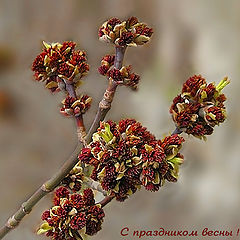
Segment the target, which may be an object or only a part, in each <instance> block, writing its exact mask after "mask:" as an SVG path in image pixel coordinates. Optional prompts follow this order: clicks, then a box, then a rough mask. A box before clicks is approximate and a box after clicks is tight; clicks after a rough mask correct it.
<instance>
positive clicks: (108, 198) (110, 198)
mask: <svg viewBox="0 0 240 240" xmlns="http://www.w3.org/2000/svg"><path fill="white" fill-rule="evenodd" d="M113 199H114V195H110V196H107V197H105V198H104V199H103V200H102V201H101V202H99V204H100V205H101V207H105V206H106V205H107V204H108V203H110V202H111V201H112V200H113Z"/></svg>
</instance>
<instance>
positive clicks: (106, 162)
mask: <svg viewBox="0 0 240 240" xmlns="http://www.w3.org/2000/svg"><path fill="white" fill-rule="evenodd" d="M183 141H184V139H183V138H182V137H180V136H179V135H177V134H175V135H172V136H168V137H165V138H164V139H163V140H157V139H156V138H155V137H154V136H153V135H152V134H151V133H150V132H149V131H147V129H146V128H145V127H143V126H142V125H141V124H140V123H139V122H137V121H136V120H134V119H125V120H121V121H120V122H119V123H118V124H117V123H115V122H113V121H108V122H102V123H101V126H100V128H99V129H98V131H97V132H96V133H95V134H93V140H92V142H91V143H90V144H89V146H88V147H87V148H83V149H82V151H81V153H80V155H79V160H80V162H82V163H86V164H89V165H92V166H93V167H94V169H93V171H92V174H91V178H92V179H93V180H95V181H99V182H100V183H101V186H102V188H103V189H104V190H105V191H107V192H108V194H109V195H110V194H111V195H115V197H116V199H117V200H118V201H124V200H125V199H126V198H127V197H128V196H129V195H131V194H133V193H135V192H136V190H137V189H139V188H140V187H141V186H144V187H145V188H146V189H147V190H150V191H157V190H159V188H160V187H161V186H162V185H163V184H164V182H165V180H168V181H171V182H175V181H177V178H178V170H179V165H180V164H181V163H182V162H183V156H182V155H180V154H179V150H180V148H181V146H182V143H183Z"/></svg>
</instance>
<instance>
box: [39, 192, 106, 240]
mask: <svg viewBox="0 0 240 240" xmlns="http://www.w3.org/2000/svg"><path fill="white" fill-rule="evenodd" d="M104 216H105V214H104V211H103V209H102V208H101V205H99V204H95V200H94V195H93V191H92V190H91V189H89V188H88V189H85V190H84V192H83V194H82V195H81V194H76V193H75V194H70V192H69V191H68V189H67V188H65V187H59V188H58V189H57V190H56V192H55V197H54V206H53V207H52V208H50V209H49V210H46V211H45V212H44V213H43V214H42V220H43V224H42V225H41V227H40V228H39V230H38V234H44V233H45V234H46V236H48V237H51V238H52V239H53V240H77V239H81V238H79V237H78V236H79V235H80V236H81V235H82V236H84V235H85V234H87V235H90V236H92V235H94V234H95V233H97V232H98V231H99V230H101V225H102V222H103V218H104Z"/></svg>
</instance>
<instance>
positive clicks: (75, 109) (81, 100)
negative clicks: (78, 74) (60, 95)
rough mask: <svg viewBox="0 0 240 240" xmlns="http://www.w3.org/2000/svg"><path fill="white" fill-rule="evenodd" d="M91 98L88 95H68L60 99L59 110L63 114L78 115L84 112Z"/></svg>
mask: <svg viewBox="0 0 240 240" xmlns="http://www.w3.org/2000/svg"><path fill="white" fill-rule="evenodd" d="M91 102H92V98H91V97H89V96H88V95H83V96H81V97H76V98H74V97H70V96H67V97H66V98H65V99H64V100H63V101H62V105H63V106H62V108H61V109H60V112H61V113H62V114H63V115H64V116H75V117H78V116H80V115H82V114H84V113H85V112H86V111H87V110H88V109H89V108H90V107H91Z"/></svg>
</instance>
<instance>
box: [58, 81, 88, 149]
mask: <svg viewBox="0 0 240 240" xmlns="http://www.w3.org/2000/svg"><path fill="white" fill-rule="evenodd" d="M62 81H63V82H64V84H65V89H66V91H67V92H68V95H69V96H70V97H73V98H77V94H76V91H75V88H74V85H73V82H71V81H68V80H62ZM76 124H77V136H78V141H79V142H82V143H83V145H84V146H86V140H85V137H86V135H87V134H86V130H85V126H84V122H83V116H82V115H80V116H77V117H76Z"/></svg>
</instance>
